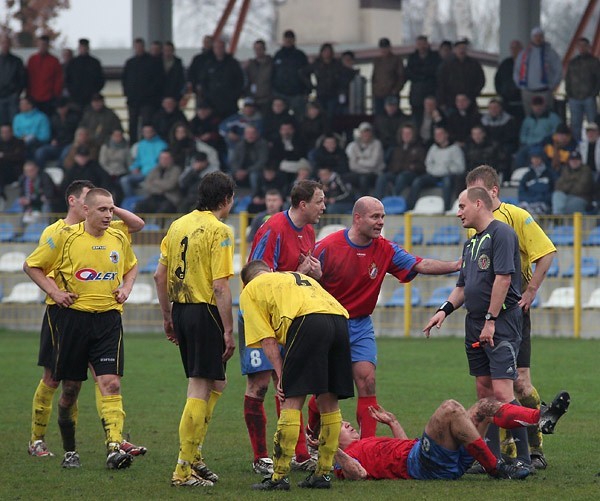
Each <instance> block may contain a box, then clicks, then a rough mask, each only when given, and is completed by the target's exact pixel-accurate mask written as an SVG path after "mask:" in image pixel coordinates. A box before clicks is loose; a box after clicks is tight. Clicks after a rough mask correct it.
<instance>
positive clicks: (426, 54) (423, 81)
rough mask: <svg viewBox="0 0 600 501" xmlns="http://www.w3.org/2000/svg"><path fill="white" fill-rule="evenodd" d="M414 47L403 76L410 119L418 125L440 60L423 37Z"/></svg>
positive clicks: (434, 81) (432, 93) (431, 89)
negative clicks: (408, 91) (410, 113)
mask: <svg viewBox="0 0 600 501" xmlns="http://www.w3.org/2000/svg"><path fill="white" fill-rule="evenodd" d="M415 45H416V49H415V51H414V52H413V53H412V54H411V55H410V56H408V60H407V62H406V70H405V72H404V74H405V76H406V80H407V81H410V94H409V101H410V107H411V110H412V118H413V121H414V122H415V123H417V124H419V123H421V121H422V120H423V102H424V101H425V98H426V97H427V96H434V95H435V91H436V76H437V72H438V69H439V67H440V64H442V59H441V58H440V55H439V54H438V53H437V52H435V51H433V50H431V46H430V45H429V41H428V40H427V37H426V36H425V35H420V36H418V37H417V40H416V42H415ZM511 77H512V75H511Z"/></svg>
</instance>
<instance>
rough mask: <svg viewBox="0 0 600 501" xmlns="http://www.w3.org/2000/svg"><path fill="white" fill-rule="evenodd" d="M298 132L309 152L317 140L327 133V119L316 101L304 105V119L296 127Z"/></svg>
mask: <svg viewBox="0 0 600 501" xmlns="http://www.w3.org/2000/svg"><path fill="white" fill-rule="evenodd" d="M298 132H299V133H300V136H301V137H302V141H304V144H305V145H306V147H307V148H308V149H309V150H311V149H313V148H314V147H315V146H316V145H317V140H318V139H319V138H320V137H321V136H322V135H323V134H325V133H326V132H329V127H328V125H327V117H326V116H325V114H324V113H323V110H322V109H321V105H320V104H319V103H317V102H316V101H310V102H309V103H307V105H306V112H305V113H304V118H303V119H302V121H301V122H300V124H299V125H298Z"/></svg>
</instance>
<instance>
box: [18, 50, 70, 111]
mask: <svg viewBox="0 0 600 501" xmlns="http://www.w3.org/2000/svg"><path fill="white" fill-rule="evenodd" d="M27 74H28V78H27V94H28V95H29V96H31V97H32V98H33V99H34V101H40V102H46V101H50V100H51V99H54V98H57V97H59V96H60V94H61V92H62V88H63V73H62V68H61V66H60V62H59V61H58V59H57V58H56V57H54V56H53V55H52V54H44V55H42V54H40V53H39V52H36V53H35V54H33V55H32V56H31V57H30V58H29V60H28V61H27Z"/></svg>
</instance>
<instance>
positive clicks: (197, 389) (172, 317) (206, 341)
mask: <svg viewBox="0 0 600 501" xmlns="http://www.w3.org/2000/svg"><path fill="white" fill-rule="evenodd" d="M234 187H235V183H234V182H233V179H232V178H231V177H230V176H228V175H226V174H223V173H222V172H214V173H211V174H208V175H207V176H206V177H204V178H203V179H202V182H201V183H200V186H199V188H198V205H197V209H196V210H194V211H192V212H190V213H189V214H186V215H185V216H182V217H180V218H179V219H177V220H176V221H174V222H173V223H172V224H171V226H170V227H169V230H168V231H167V234H166V236H165V238H164V239H163V241H162V242H161V244H160V259H159V262H158V266H157V268H156V273H155V275H154V280H155V282H156V291H157V295H158V301H159V303H160V308H161V311H162V315H163V323H164V329H165V334H166V335H167V338H168V339H169V340H170V341H172V342H174V343H175V344H177V345H178V346H179V351H180V353H181V360H182V362H183V368H184V370H185V375H186V377H187V378H188V388H187V400H186V404H185V408H184V409H183V414H182V416H181V421H180V424H179V458H178V460H177V466H176V467H175V471H174V473H173V477H172V479H171V484H172V485H174V486H177V487H207V486H212V485H213V483H214V482H215V481H216V480H218V476H217V475H215V474H214V473H213V472H211V471H210V470H209V469H208V468H207V467H206V465H205V464H204V463H203V461H202V458H201V456H200V455H199V452H198V446H199V445H200V443H201V441H202V440H203V437H204V435H205V433H206V428H207V426H208V420H209V419H210V416H211V415H212V409H213V408H214V405H215V404H216V399H217V398H218V395H219V394H220V390H222V388H223V387H224V385H223V383H224V381H225V362H227V360H229V358H231V356H232V355H233V351H234V349H235V343H234V340H233V316H232V311H231V290H230V288H229V278H230V277H231V276H232V275H233V232H232V231H231V228H229V226H227V225H226V224H225V223H223V222H222V221H221V220H222V219H223V218H225V217H227V215H228V214H229V211H230V210H231V207H232V205H233V194H234V193H233V192H234Z"/></svg>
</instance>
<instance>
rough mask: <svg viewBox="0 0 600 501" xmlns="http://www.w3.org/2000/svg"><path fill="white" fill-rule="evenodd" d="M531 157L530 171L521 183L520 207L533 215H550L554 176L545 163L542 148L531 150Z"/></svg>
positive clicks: (536, 147)
mask: <svg viewBox="0 0 600 501" xmlns="http://www.w3.org/2000/svg"><path fill="white" fill-rule="evenodd" d="M530 155H531V161H530V163H529V170H528V171H527V172H526V173H525V175H524V176H523V177H522V178H521V181H520V182H519V205H520V206H521V207H523V209H525V210H526V211H527V212H529V213H530V214H533V215H538V214H550V213H551V209H552V192H553V191H554V174H553V173H552V171H551V170H550V169H549V168H548V167H547V166H546V164H545V163H544V159H543V156H544V153H543V151H542V148H541V147H539V146H534V147H533V148H531V150H530Z"/></svg>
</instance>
